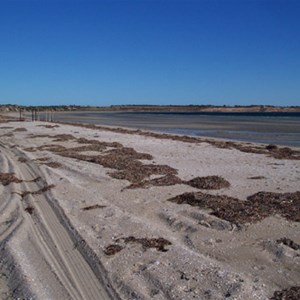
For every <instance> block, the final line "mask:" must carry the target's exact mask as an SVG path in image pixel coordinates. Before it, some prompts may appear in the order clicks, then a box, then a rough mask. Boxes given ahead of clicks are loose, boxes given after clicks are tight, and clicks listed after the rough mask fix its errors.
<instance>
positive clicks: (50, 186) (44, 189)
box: [14, 184, 55, 199]
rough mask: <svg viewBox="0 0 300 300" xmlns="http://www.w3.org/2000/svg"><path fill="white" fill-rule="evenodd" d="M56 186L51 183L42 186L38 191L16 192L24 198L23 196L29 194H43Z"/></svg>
mask: <svg viewBox="0 0 300 300" xmlns="http://www.w3.org/2000/svg"><path fill="white" fill-rule="evenodd" d="M54 187H55V185H53V184H51V185H46V186H44V187H42V188H41V189H39V190H37V191H33V192H32V191H23V192H21V193H18V192H14V193H16V194H18V195H20V196H21V198H22V199H23V198H25V197H26V196H27V195H41V194H43V193H45V192H47V191H49V190H50V189H52V188H54Z"/></svg>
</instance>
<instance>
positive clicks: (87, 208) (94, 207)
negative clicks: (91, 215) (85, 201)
mask: <svg viewBox="0 0 300 300" xmlns="http://www.w3.org/2000/svg"><path fill="white" fill-rule="evenodd" d="M105 207H106V206H105V205H99V204H94V205H90V206H85V207H83V208H82V210H92V209H96V208H105Z"/></svg>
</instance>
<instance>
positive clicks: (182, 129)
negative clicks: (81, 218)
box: [54, 112, 300, 147]
mask: <svg viewBox="0 0 300 300" xmlns="http://www.w3.org/2000/svg"><path fill="white" fill-rule="evenodd" d="M54 118H55V120H57V121H65V122H80V123H93V124H98V125H109V126H120V127H129V128H139V129H144V130H153V131H159V132H167V133H173V134H184V135H191V136H205V137H215V138H225V139H231V140H240V141H247V142H259V143H268V144H271V143H272V144H281V145H287V146H296V147H300V113H215V112H211V113H208V112H205V113H204V112H201V113H167V112H161V113H147V112H142V113H136V112H126V113H125V112H61V113H55V116H54Z"/></svg>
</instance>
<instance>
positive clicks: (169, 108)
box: [0, 104, 300, 112]
mask: <svg viewBox="0 0 300 300" xmlns="http://www.w3.org/2000/svg"><path fill="white" fill-rule="evenodd" d="M20 110H22V111H32V110H39V111H46V110H48V111H49V110H52V111H83V110H84V111H121V112H122V111H124V112H201V111H203V112H218V111H219V112H300V106H272V105H249V106H240V105H235V106H226V105H223V106H214V105H111V106H79V105H54V106H21V105H12V104H4V105H0V112H18V111H20Z"/></svg>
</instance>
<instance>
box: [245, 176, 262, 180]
mask: <svg viewBox="0 0 300 300" xmlns="http://www.w3.org/2000/svg"><path fill="white" fill-rule="evenodd" d="M247 179H253V180H259V179H266V177H265V176H252V177H248V178H247Z"/></svg>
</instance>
